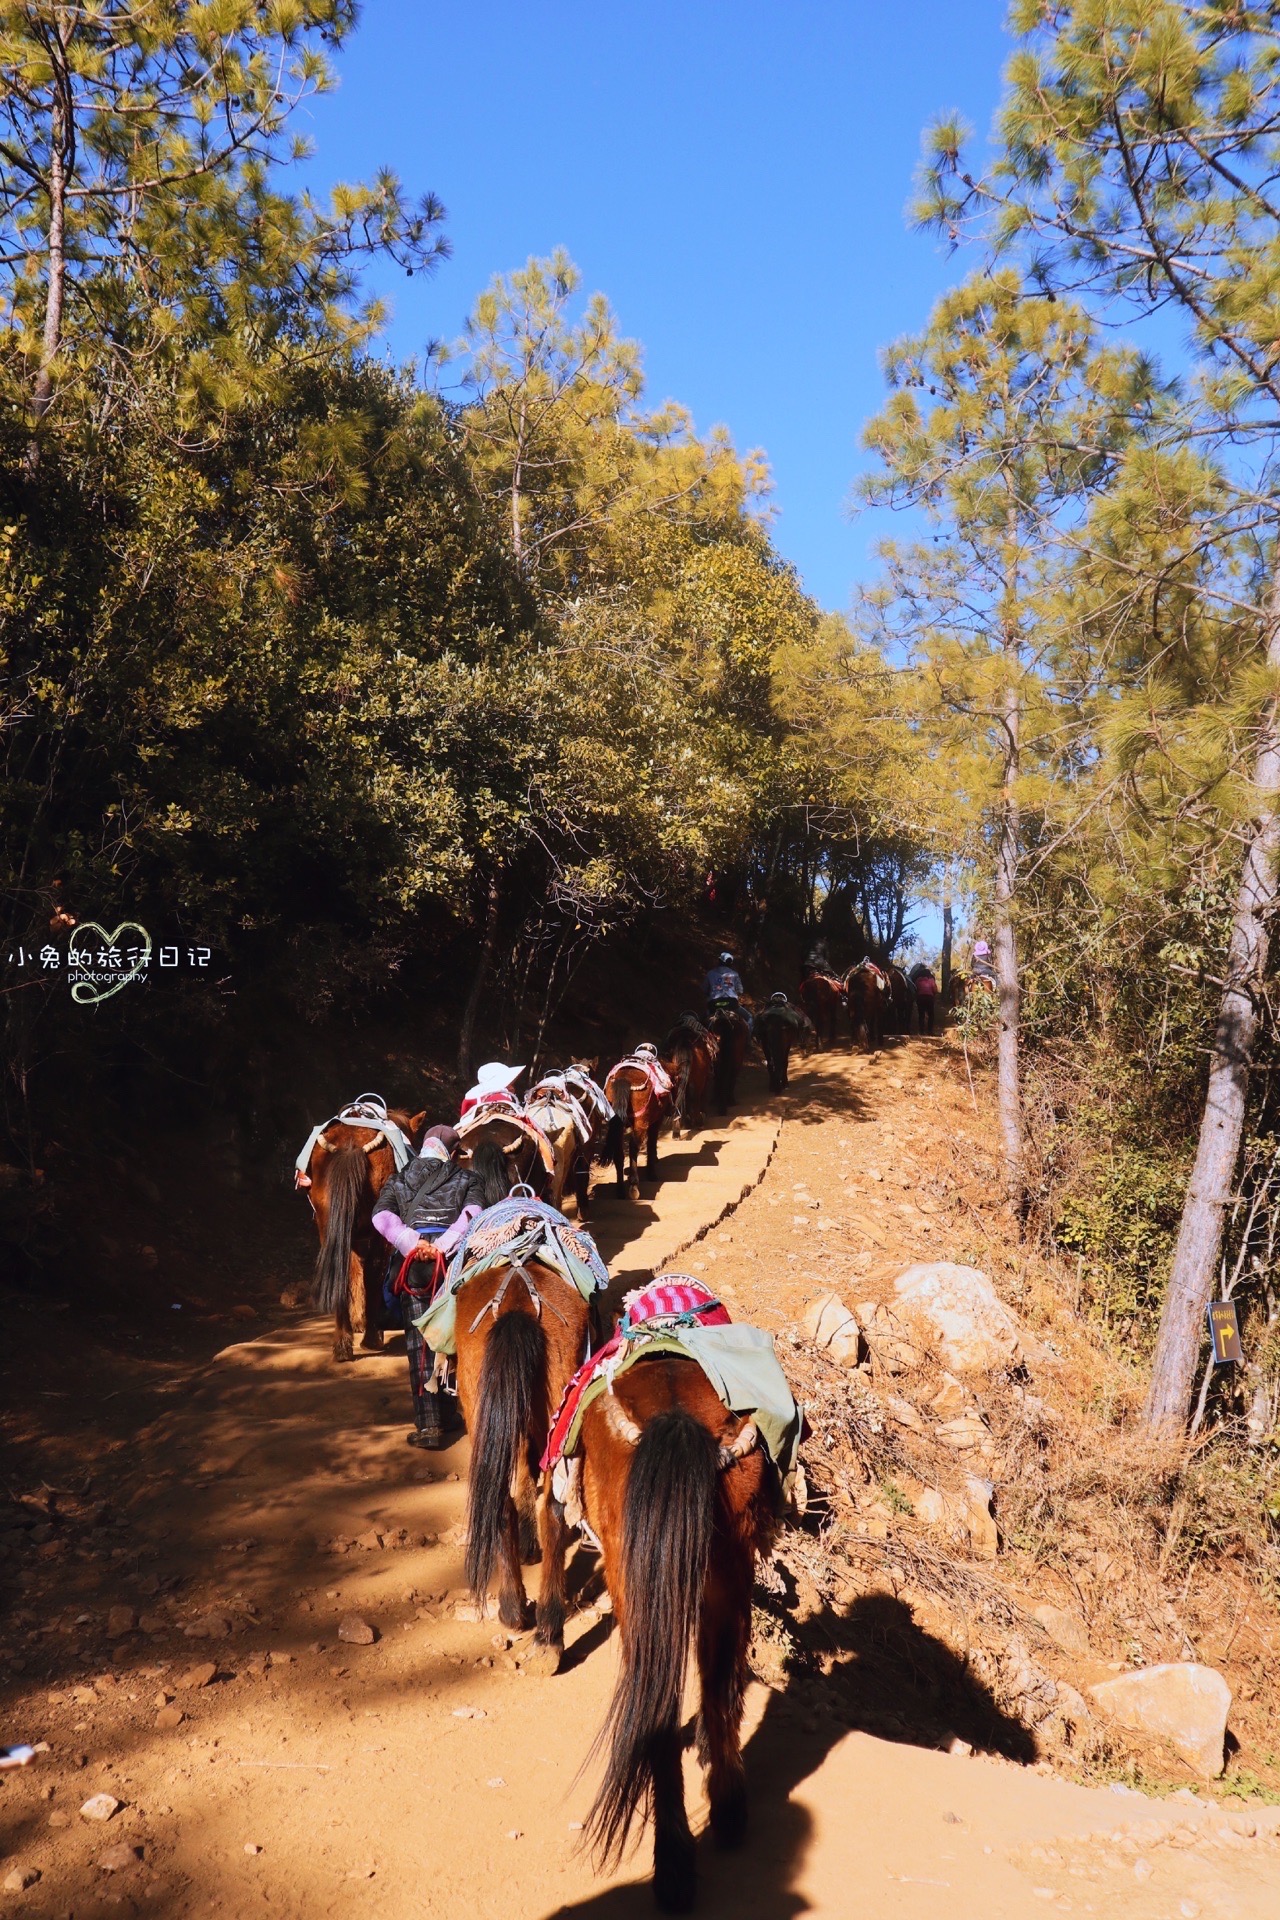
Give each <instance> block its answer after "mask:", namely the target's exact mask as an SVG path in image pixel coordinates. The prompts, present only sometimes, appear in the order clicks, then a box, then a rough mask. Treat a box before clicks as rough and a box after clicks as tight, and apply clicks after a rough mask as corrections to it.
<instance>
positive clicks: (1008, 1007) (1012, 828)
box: [994, 687, 1026, 1221]
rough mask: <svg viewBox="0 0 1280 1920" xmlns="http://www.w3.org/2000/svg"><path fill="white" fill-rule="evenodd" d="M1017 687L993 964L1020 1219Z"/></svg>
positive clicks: (1010, 1176)
mask: <svg viewBox="0 0 1280 1920" xmlns="http://www.w3.org/2000/svg"><path fill="white" fill-rule="evenodd" d="M1021 717H1022V716H1021V712H1020V708H1019V702H1018V692H1017V689H1016V688H1015V687H1010V688H1009V689H1008V691H1007V692H1006V694H1005V697H1004V725H1005V733H1006V737H1007V746H1006V751H1005V763H1004V788H1003V792H1002V794H1001V799H1000V840H999V845H998V847H997V850H996V886H995V908H996V913H995V941H994V946H995V970H996V993H997V997H998V1000H999V1007H1000V1033H999V1039H998V1042H997V1053H996V1099H997V1106H998V1109H999V1115H1000V1135H1001V1139H1002V1140H1003V1142H1004V1159H1005V1179H1006V1183H1007V1186H1008V1191H1009V1198H1010V1200H1011V1201H1012V1203H1013V1206H1014V1208H1015V1210H1016V1212H1017V1215H1018V1219H1019V1221H1021V1220H1022V1218H1023V1216H1024V1214H1025V1211H1026V1181H1025V1170H1024V1166H1023V1137H1022V1061H1021V1024H1022V987H1021V982H1020V980H1019V977H1018V943H1017V937H1016V935H1015V933H1014V927H1013V905H1014V899H1015V897H1016V894H1017V887H1018V827H1019V822H1018V801H1017V795H1016V793H1015V791H1014V779H1015V776H1016V774H1017V767H1018V734H1019V726H1020V722H1021Z"/></svg>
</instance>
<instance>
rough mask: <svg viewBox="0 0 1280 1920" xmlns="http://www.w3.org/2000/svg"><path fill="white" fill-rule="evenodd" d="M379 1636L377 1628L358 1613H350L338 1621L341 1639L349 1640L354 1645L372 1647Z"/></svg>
mask: <svg viewBox="0 0 1280 1920" xmlns="http://www.w3.org/2000/svg"><path fill="white" fill-rule="evenodd" d="M377 1637H378V1634H377V1629H376V1628H374V1627H371V1626H370V1625H369V1622H368V1621H367V1620H362V1619H361V1618H360V1616H359V1614H358V1613H349V1614H347V1615H346V1617H345V1618H344V1619H342V1620H340V1621H339V1622H338V1638H339V1640H348V1641H350V1643H351V1645H352V1646H353V1647H371V1646H372V1645H373V1643H374V1641H375V1640H376V1639H377Z"/></svg>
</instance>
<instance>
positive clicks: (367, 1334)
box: [357, 1248, 384, 1353]
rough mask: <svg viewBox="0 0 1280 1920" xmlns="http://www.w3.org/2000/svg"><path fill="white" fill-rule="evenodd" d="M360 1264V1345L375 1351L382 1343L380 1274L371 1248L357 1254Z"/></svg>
mask: <svg viewBox="0 0 1280 1920" xmlns="http://www.w3.org/2000/svg"><path fill="white" fill-rule="evenodd" d="M357 1258H358V1260H359V1264H360V1280H359V1283H358V1284H359V1288H360V1297H361V1299H362V1300H363V1301H364V1333H363V1335H362V1336H361V1340H360V1345H361V1346H362V1347H364V1348H365V1350H366V1351H367V1352H370V1353H377V1352H378V1351H379V1350H380V1348H381V1347H382V1344H383V1339H384V1335H383V1331H382V1275H381V1273H380V1271H379V1267H380V1264H381V1263H380V1261H379V1258H378V1255H377V1253H376V1252H374V1250H373V1249H372V1248H370V1250H369V1251H368V1253H364V1254H360V1255H358V1256H357Z"/></svg>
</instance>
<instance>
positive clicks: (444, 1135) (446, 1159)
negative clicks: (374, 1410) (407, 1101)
mask: <svg viewBox="0 0 1280 1920" xmlns="http://www.w3.org/2000/svg"><path fill="white" fill-rule="evenodd" d="M457 1148H458V1136H457V1134H456V1133H455V1132H454V1130H453V1128H452V1127H432V1128H431V1129H430V1130H429V1132H428V1133H427V1137H426V1139H425V1140H424V1141H423V1143H422V1148H421V1151H420V1152H419V1154H418V1157H417V1159H416V1160H411V1161H410V1162H409V1164H408V1166H407V1167H405V1169H404V1171H403V1172H402V1173H397V1174H395V1175H393V1176H392V1178H391V1179H390V1180H388V1182H387V1184H386V1186H385V1187H384V1188H383V1189H382V1192H381V1193H380V1194H379V1195H378V1198H377V1201H376V1203H375V1206H374V1213H373V1224H374V1226H375V1227H376V1228H377V1229H378V1232H379V1233H380V1234H381V1235H382V1237H383V1239H384V1240H386V1241H387V1242H389V1244H390V1246H391V1247H392V1249H393V1252H392V1256H391V1263H390V1269H389V1275H388V1277H389V1282H390V1287H391V1292H392V1294H393V1296H394V1299H395V1303H396V1304H397V1305H398V1306H399V1308H400V1313H401V1317H402V1319H403V1321H404V1330H405V1349H406V1352H407V1354H408V1358H409V1386H410V1389H411V1391H412V1393H413V1413H414V1425H415V1431H414V1432H413V1433H411V1434H410V1435H409V1445H410V1446H411V1447H426V1448H434V1447H443V1446H447V1445H448V1444H449V1440H450V1430H451V1429H452V1431H455V1432H456V1430H457V1428H458V1426H459V1424H460V1423H459V1421H458V1419H457V1415H456V1413H454V1412H453V1405H452V1401H449V1402H448V1403H447V1404H446V1403H444V1402H443V1401H442V1397H441V1395H440V1394H438V1393H437V1392H436V1391H435V1389H434V1386H433V1384H432V1366H433V1358H434V1356H433V1355H432V1352H431V1349H430V1347H428V1346H427V1345H426V1344H425V1343H424V1341H423V1339H422V1336H421V1334H420V1333H419V1332H418V1330H417V1328H416V1327H415V1326H414V1324H413V1323H414V1321H415V1320H416V1319H417V1318H418V1317H419V1315H421V1314H423V1313H425V1312H426V1310H427V1308H428V1306H429V1305H430V1304H431V1297H432V1293H433V1292H434V1287H435V1282H436V1279H437V1276H438V1273H439V1271H440V1264H441V1261H442V1260H443V1258H444V1256H445V1255H446V1254H448V1253H450V1252H452V1250H453V1248H454V1246H455V1245H456V1244H457V1241H458V1240H459V1239H460V1238H461V1236H462V1234H463V1233H464V1232H465V1231H466V1228H467V1227H468V1226H469V1225H470V1223H471V1221H472V1220H473V1219H474V1218H475V1216H476V1214H477V1213H478V1212H480V1210H481V1209H482V1208H483V1207H485V1206H486V1205H488V1204H489V1202H488V1198H487V1195H486V1191H485V1183H484V1179H483V1177H482V1175H481V1173H480V1172H479V1171H478V1170H477V1169H476V1168H475V1167H474V1166H472V1165H471V1164H470V1163H467V1164H465V1165H463V1164H459V1163H458V1162H457V1161H456V1160H455V1159H454V1154H455V1153H456V1152H457ZM449 1415H452V1419H450V1418H448V1417H447V1416H449Z"/></svg>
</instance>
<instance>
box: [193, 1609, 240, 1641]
mask: <svg viewBox="0 0 1280 1920" xmlns="http://www.w3.org/2000/svg"><path fill="white" fill-rule="evenodd" d="M182 1631H183V1632H184V1633H185V1634H186V1636H187V1638H188V1640H229V1639H230V1637H231V1619H230V1616H229V1615H228V1614H225V1613H206V1614H205V1616H204V1618H203V1619H202V1620H192V1621H191V1622H190V1623H189V1625H187V1626H185V1627H184V1628H183V1629H182Z"/></svg>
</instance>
